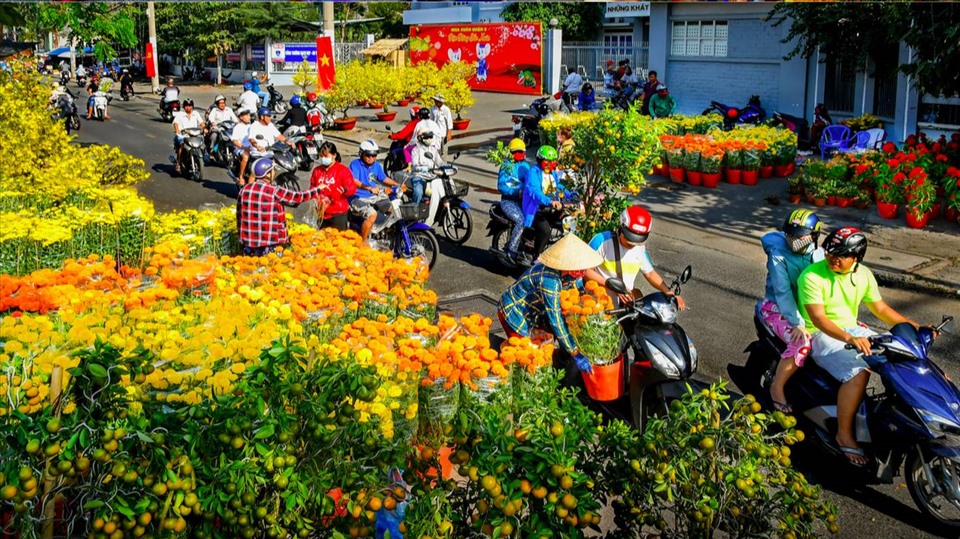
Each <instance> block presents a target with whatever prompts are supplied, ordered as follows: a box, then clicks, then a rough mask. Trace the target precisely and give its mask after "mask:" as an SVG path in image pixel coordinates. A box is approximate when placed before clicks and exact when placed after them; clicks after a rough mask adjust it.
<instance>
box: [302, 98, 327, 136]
mask: <svg viewBox="0 0 960 539" xmlns="http://www.w3.org/2000/svg"><path fill="white" fill-rule="evenodd" d="M307 126H308V127H309V130H310V131H311V132H313V133H319V132H321V131H323V130H324V129H332V128H333V116H331V115H330V113H329V112H327V107H326V105H324V103H323V101H319V100H318V101H317V102H316V103H314V104H313V106H311V107H309V108H308V109H307Z"/></svg>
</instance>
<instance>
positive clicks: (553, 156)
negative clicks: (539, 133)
mask: <svg viewBox="0 0 960 539" xmlns="http://www.w3.org/2000/svg"><path fill="white" fill-rule="evenodd" d="M557 157H558V155H557V150H556V149H555V148H554V147H553V146H540V149H539V150H537V161H541V160H542V161H556V160H557Z"/></svg>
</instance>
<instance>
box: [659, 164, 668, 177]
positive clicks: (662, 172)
mask: <svg viewBox="0 0 960 539" xmlns="http://www.w3.org/2000/svg"><path fill="white" fill-rule="evenodd" d="M660 175H661V176H663V177H664V178H669V177H670V165H669V164H668V163H664V164H662V165H660Z"/></svg>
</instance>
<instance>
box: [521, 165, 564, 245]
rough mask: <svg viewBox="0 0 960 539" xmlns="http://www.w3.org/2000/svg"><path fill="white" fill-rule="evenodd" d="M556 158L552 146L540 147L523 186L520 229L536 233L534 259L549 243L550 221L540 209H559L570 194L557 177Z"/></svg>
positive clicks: (558, 175)
mask: <svg viewBox="0 0 960 539" xmlns="http://www.w3.org/2000/svg"><path fill="white" fill-rule="evenodd" d="M558 158H559V155H558V154H557V150H556V149H554V148H553V147H552V146H540V149H539V150H537V164H536V166H533V167H530V170H529V171H528V172H527V178H526V180H525V181H524V186H523V202H522V205H521V208H522V209H523V226H525V227H528V228H529V227H533V228H534V230H535V231H536V237H535V239H534V257H536V256H537V255H539V254H540V253H541V252H543V248H544V247H546V246H547V242H548V241H550V232H551V228H550V221H548V220H547V219H546V218H545V217H544V216H542V215H540V213H539V211H540V209H541V208H547V207H552V208H554V209H557V210H559V209H561V208H562V207H563V203H562V202H561V199H562V198H564V197H568V196H569V195H570V193H569V192H568V191H567V190H566V189H565V188H564V186H563V184H562V183H560V174H559V171H558V170H557V159H558Z"/></svg>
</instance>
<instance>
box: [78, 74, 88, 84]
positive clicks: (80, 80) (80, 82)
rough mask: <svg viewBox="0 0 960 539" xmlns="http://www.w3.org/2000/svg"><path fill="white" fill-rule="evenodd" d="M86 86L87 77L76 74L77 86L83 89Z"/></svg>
mask: <svg viewBox="0 0 960 539" xmlns="http://www.w3.org/2000/svg"><path fill="white" fill-rule="evenodd" d="M86 85H87V76H86V75H81V74H79V73H77V86H79V87H80V88H83V87H84V86H86Z"/></svg>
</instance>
